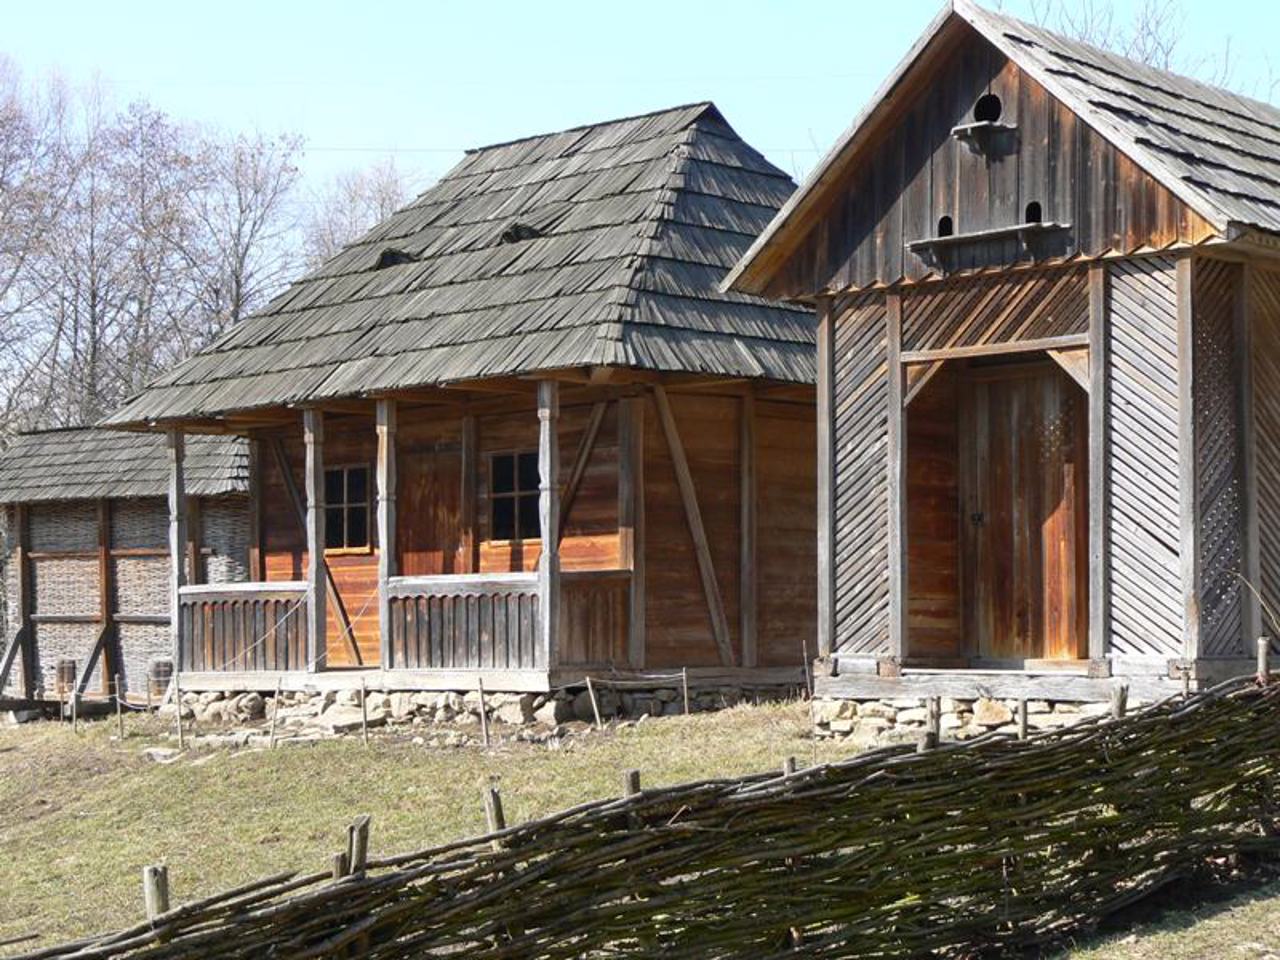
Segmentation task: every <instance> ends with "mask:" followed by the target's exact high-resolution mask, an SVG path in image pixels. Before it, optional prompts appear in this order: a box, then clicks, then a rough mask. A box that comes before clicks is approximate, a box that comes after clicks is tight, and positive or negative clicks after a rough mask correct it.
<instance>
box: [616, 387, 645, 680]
mask: <svg viewBox="0 0 1280 960" xmlns="http://www.w3.org/2000/svg"><path fill="white" fill-rule="evenodd" d="M644 408H645V401H644V398H643V397H623V398H622V399H621V400H619V401H618V531H619V535H620V538H621V551H622V563H623V566H625V567H626V568H627V569H629V570H630V571H631V584H630V588H629V595H628V608H629V609H628V619H627V662H628V663H629V664H630V665H631V667H632V668H633V669H636V670H639V669H642V668H643V667H644V664H645V649H644V640H645V609H644V604H645V589H644Z"/></svg>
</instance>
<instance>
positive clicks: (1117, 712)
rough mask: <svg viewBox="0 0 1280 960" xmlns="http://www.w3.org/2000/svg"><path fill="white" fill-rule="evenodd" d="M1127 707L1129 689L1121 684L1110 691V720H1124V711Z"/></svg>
mask: <svg viewBox="0 0 1280 960" xmlns="http://www.w3.org/2000/svg"><path fill="white" fill-rule="evenodd" d="M1128 706H1129V688H1128V686H1126V685H1124V684H1121V685H1120V686H1118V687H1116V688H1115V689H1114V690H1112V691H1111V719H1112V720H1122V719H1124V714H1125V710H1126V709H1128Z"/></svg>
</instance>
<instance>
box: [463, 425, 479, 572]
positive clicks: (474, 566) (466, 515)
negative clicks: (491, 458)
mask: <svg viewBox="0 0 1280 960" xmlns="http://www.w3.org/2000/svg"><path fill="white" fill-rule="evenodd" d="M476 447H477V432H476V418H475V416H474V415H473V414H470V413H468V414H465V415H464V416H463V418H462V492H461V496H462V500H461V504H460V508H461V512H462V543H461V545H460V548H459V549H460V550H461V553H462V572H463V573H475V572H476V571H477V570H479V569H480V560H479V555H478V550H479V538H478V537H477V536H476V473H477V460H476Z"/></svg>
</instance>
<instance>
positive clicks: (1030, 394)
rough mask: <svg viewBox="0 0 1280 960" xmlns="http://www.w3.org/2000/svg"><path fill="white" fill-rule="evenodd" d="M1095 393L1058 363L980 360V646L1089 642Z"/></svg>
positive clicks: (1027, 653)
mask: <svg viewBox="0 0 1280 960" xmlns="http://www.w3.org/2000/svg"><path fill="white" fill-rule="evenodd" d="M1087 417H1088V402H1087V397H1086V395H1085V393H1084V392H1083V391H1082V390H1081V389H1080V387H1079V386H1078V385H1077V384H1076V383H1075V382H1074V381H1073V380H1072V379H1071V378H1070V377H1069V376H1068V375H1067V374H1066V373H1064V372H1063V371H1062V370H1061V369H1060V368H1059V367H1058V366H1057V365H1056V364H1055V363H1053V362H1052V361H1050V360H1045V361H1044V362H1043V363H1041V362H1034V363H1019V364H1017V365H1010V364H1002V365H992V366H973V367H970V368H969V369H968V371H967V373H966V377H965V390H964V400H963V403H962V411H961V419H962V429H961V444H962V451H963V453H962V464H963V469H962V478H961V486H962V490H961V506H962V515H961V517H960V523H961V529H962V531H963V537H962V539H963V543H964V556H963V558H962V564H963V571H964V585H965V597H966V603H965V614H966V627H967V630H966V633H967V636H968V637H969V652H970V654H971V655H974V656H976V657H977V658H979V659H982V660H994V661H1011V660H1012V661H1026V660H1040V659H1048V660H1072V659H1077V658H1082V657H1085V656H1087V653H1088V641H1087V630H1088V626H1087V624H1088V595H1087V587H1088V487H1089V484H1088V478H1087V475H1086V469H1087V463H1088V442H1087V424H1088V420H1087Z"/></svg>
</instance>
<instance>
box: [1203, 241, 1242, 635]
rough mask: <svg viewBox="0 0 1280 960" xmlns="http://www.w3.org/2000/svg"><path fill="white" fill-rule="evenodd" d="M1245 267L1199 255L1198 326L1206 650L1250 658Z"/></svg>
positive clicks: (1204, 633)
mask: <svg viewBox="0 0 1280 960" xmlns="http://www.w3.org/2000/svg"><path fill="white" fill-rule="evenodd" d="M1239 272H1240V267H1239V265H1238V264H1233V263H1225V262H1223V261H1221V260H1197V261H1196V263H1195V272H1194V274H1193V282H1192V290H1193V294H1194V300H1193V303H1194V308H1193V309H1194V324H1195V352H1194V360H1195V379H1194V381H1193V390H1194V394H1193V396H1194V401H1195V441H1196V500H1195V502H1196V519H1197V531H1196V550H1197V552H1198V553H1199V570H1200V575H1199V584H1198V590H1199V595H1200V655H1201V656H1203V657H1229V656H1243V655H1244V654H1245V648H1244V623H1243V607H1242V604H1241V601H1242V599H1243V597H1242V592H1241V591H1242V589H1243V587H1242V584H1241V582H1240V577H1239V576H1238V574H1239V573H1240V571H1241V569H1242V568H1241V563H1242V560H1243V557H1244V544H1243V539H1242V529H1243V528H1242V518H1243V503H1242V500H1241V491H1242V485H1241V482H1242V477H1241V470H1240V468H1241V463H1240V446H1239V444H1240V420H1239V406H1238V396H1237V390H1236V385H1237V384H1238V383H1239V376H1238V371H1237V370H1236V359H1235V357H1236V334H1235V320H1236V292H1237V290H1238V289H1239V286H1238V284H1239Z"/></svg>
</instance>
